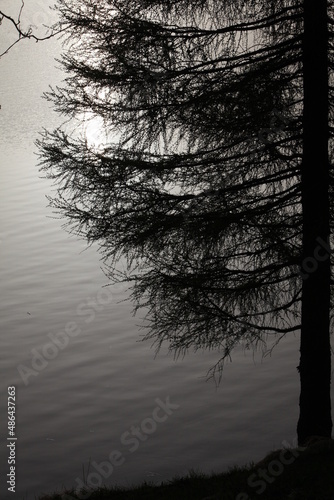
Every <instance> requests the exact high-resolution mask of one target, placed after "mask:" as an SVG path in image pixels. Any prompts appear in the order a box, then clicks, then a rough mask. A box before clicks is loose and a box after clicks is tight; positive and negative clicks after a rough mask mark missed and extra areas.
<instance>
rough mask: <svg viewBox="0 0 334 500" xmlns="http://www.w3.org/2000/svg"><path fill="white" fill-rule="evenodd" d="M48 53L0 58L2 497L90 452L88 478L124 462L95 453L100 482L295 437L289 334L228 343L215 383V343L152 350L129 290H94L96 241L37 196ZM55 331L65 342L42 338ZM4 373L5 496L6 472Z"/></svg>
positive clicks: (20, 493) (36, 485)
mask: <svg viewBox="0 0 334 500" xmlns="http://www.w3.org/2000/svg"><path fill="white" fill-rule="evenodd" d="M6 3H7V2H3V4H4V6H5V4H6ZM33 4H34V2H30V6H33ZM35 4H36V6H37V7H36V9H35V10H34V9H33V8H32V10H30V11H29V12H30V15H31V16H32V15H33V14H34V15H35V17H36V16H37V15H38V16H39V18H42V17H43V15H44V17H45V16H46V14H45V12H44V11H43V10H41V2H35ZM36 19H37V18H36ZM36 19H35V20H36ZM44 20H46V19H43V21H44ZM8 36H9V35H8ZM58 54H59V45H58V44H57V43H56V42H50V43H44V44H33V43H30V44H28V43H22V44H21V45H20V46H19V47H16V48H14V49H13V51H12V52H11V53H10V54H9V55H7V56H6V57H4V58H3V59H2V60H1V61H0V69H1V77H0V92H1V106H2V109H1V111H0V127H1V137H0V145H1V150H0V165H1V187H0V189H1V210H0V227H1V234H0V237H1V285H0V286H1V305H0V307H1V354H0V356H1V359H0V362H1V368H2V377H1V382H0V383H1V408H0V411H1V413H0V414H1V443H0V445H1V453H0V457H1V472H2V474H1V480H2V484H1V486H0V487H1V493H0V496H1V498H7V497H8V498H15V499H23V498H25V499H27V500H30V499H33V498H34V495H36V494H39V493H41V492H52V491H55V490H60V489H61V488H62V487H63V486H66V487H71V486H76V485H77V484H79V483H78V480H77V478H81V479H82V477H83V467H84V468H85V474H86V473H87V468H88V464H89V462H90V463H91V465H90V469H89V470H88V473H93V472H95V476H93V475H92V476H91V479H92V482H94V481H97V480H98V479H96V476H97V474H96V467H95V468H94V465H93V464H94V463H95V465H96V466H97V467H98V466H99V464H101V462H106V461H109V460H110V458H109V456H110V454H111V452H112V451H113V450H117V451H118V455H117V456H118V463H119V464H120V465H118V466H115V467H114V470H113V471H112V473H111V471H110V468H109V469H108V466H106V465H105V467H107V469H108V471H107V472H105V477H104V479H103V482H104V483H106V484H114V483H119V484H126V485H130V484H133V483H136V482H141V481H144V480H151V481H155V482H159V481H161V480H167V479H170V478H171V477H173V476H174V475H176V474H185V473H186V472H187V471H189V470H190V469H199V470H203V471H205V472H211V471H213V470H215V471H221V470H223V469H225V468H226V467H227V466H230V465H233V464H243V463H245V462H247V461H249V460H251V459H254V460H256V459H260V458H261V457H262V456H263V454H264V453H266V452H267V451H268V450H270V449H271V448H273V447H279V446H281V445H282V442H283V441H287V442H289V443H291V444H292V443H293V439H294V437H295V426H296V422H297V418H298V391H299V386H298V376H297V371H296V366H297V364H298V338H296V337H294V336H290V337H289V338H288V339H285V340H284V341H282V342H281V344H280V345H279V346H278V347H277V348H276V349H275V351H274V353H273V355H272V357H269V356H268V357H266V358H265V359H264V360H262V359H261V354H258V355H256V356H255V359H254V358H253V355H252V353H251V352H248V353H244V352H243V351H241V350H240V351H236V352H235V354H234V356H233V362H232V363H229V364H228V365H227V366H226V369H225V372H224V376H223V379H222V382H221V384H220V386H219V387H218V388H217V387H216V386H215V384H214V382H213V381H212V380H211V381H206V379H205V375H206V372H207V370H208V369H209V368H210V367H211V366H212V365H213V364H214V363H215V362H216V361H217V360H218V355H217V353H214V352H211V353H210V352H209V353H208V352H206V353H203V352H198V353H190V354H189V355H188V356H187V357H186V358H184V359H179V360H174V359H173V357H172V356H171V355H167V353H166V352H161V353H160V354H159V355H158V356H157V357H154V351H153V350H152V349H150V345H149V344H148V343H143V342H140V340H141V337H142V331H141V330H140V328H139V324H140V317H135V318H134V317H133V316H132V312H131V310H132V309H131V304H130V303H128V302H122V300H123V299H125V298H126V296H127V294H126V292H124V291H122V290H119V289H118V290H113V289H111V288H108V289H107V290H108V292H106V289H103V288H102V287H103V286H104V285H106V284H107V281H106V278H105V276H104V275H103V273H102V271H101V269H100V266H101V263H100V260H99V254H98V252H97V249H96V248H94V247H92V248H89V249H88V250H87V249H86V245H85V242H83V241H78V240H77V239H76V238H75V237H70V236H69V235H68V234H67V233H66V232H65V231H64V230H63V229H62V227H61V226H62V221H59V220H56V219H54V218H51V216H52V213H51V211H50V209H48V208H47V200H46V199H45V195H46V194H51V193H52V188H51V186H50V184H49V183H48V181H46V180H45V179H41V178H40V177H39V172H38V167H37V166H36V163H37V161H36V156H35V152H36V151H35V147H34V144H33V143H34V140H35V139H36V137H37V134H38V131H39V130H41V127H43V126H48V127H50V126H51V125H52V124H53V123H54V124H55V123H56V120H57V118H56V117H55V116H54V115H53V114H52V113H51V110H50V109H49V107H48V104H47V103H46V102H45V101H43V100H41V98H40V96H41V93H42V92H43V91H44V90H46V89H47V87H48V85H49V84H50V83H51V84H54V83H57V82H59V80H60V79H61V74H60V72H59V71H57V70H56V69H55V68H54V65H55V63H54V61H53V57H54V56H57V55H58ZM102 290H104V292H102ZM111 293H112V295H111ZM91 301H97V308H98V311H95V312H94V310H93V309H92V303H91ZM95 303H96V302H95ZM93 304H94V302H93ZM65 328H67V329H70V331H72V332H73V333H75V334H76V335H75V336H72V337H71V338H70V339H69V340H68V344H67V345H64V341H62V342H63V344H62V343H61V340H60V339H61V338H63V335H62V333H61V332H64V329H65ZM71 329H72V330H71ZM52 336H53V338H57V339H58V342H60V345H61V346H62V348H60V347H59V348H55V347H53V348H52V347H50V337H52ZM67 338H68V337H67ZM43 349H44V351H43ZM41 352H46V353H47V356H49V360H48V362H47V365H46V366H42V365H41V363H43V361H41V360H40V361H38V359H40V358H38V356H39V354H40V353H41ZM34 358H35V364H34ZM38 363H39V364H38ZM36 367H37V368H36ZM29 370H30V371H29ZM19 372H20V373H21V375H22V374H23V375H22V376H20V373H19ZM23 379H24V380H25V383H24V380H23ZM12 385H15V386H16V388H17V437H18V441H17V449H16V451H17V459H18V465H17V493H16V494H15V495H13V494H11V493H10V494H9V493H8V492H7V486H6V484H5V481H6V480H4V475H5V474H7V472H8V466H7V463H6V460H7V448H6V436H7V434H6V394H7V387H8V386H12ZM167 397H169V400H170V402H171V403H172V404H173V405H174V407H173V409H172V410H169V413H170V414H169V415H168V414H166V418H165V417H163V415H164V411H163V410H162V409H160V410H159V412H160V413H159V416H160V417H159V420H160V421H158V422H157V421H153V420H152V419H151V420H147V419H148V418H151V417H152V414H154V415H157V410H156V408H157V405H158V403H159V402H157V399H159V401H160V405H161V401H162V402H165V401H166V398H167ZM176 406H178V408H177V409H176ZM154 412H155V413H154ZM162 417H163V418H162ZM162 420H163V421H162ZM132 426H141V428H142V429H143V430H144V434H141V438H134V437H133V432H135V430H134V427H132ZM130 434H132V436H130ZM130 438H131V439H130ZM107 469H104V470H107Z"/></svg>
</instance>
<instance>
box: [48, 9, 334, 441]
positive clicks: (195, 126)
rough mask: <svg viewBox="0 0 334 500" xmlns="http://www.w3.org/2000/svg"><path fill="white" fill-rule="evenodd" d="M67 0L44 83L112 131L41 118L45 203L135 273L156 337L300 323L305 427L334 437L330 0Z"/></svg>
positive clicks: (183, 345) (223, 339)
mask: <svg viewBox="0 0 334 500" xmlns="http://www.w3.org/2000/svg"><path fill="white" fill-rule="evenodd" d="M57 8H58V10H59V12H60V15H61V20H62V23H63V25H64V26H67V27H70V30H71V36H70V38H69V39H68V43H69V44H70V50H69V51H67V52H66V53H65V54H64V55H63V57H62V64H63V67H64V69H65V71H66V73H67V78H66V85H65V87H64V88H56V89H52V88H51V89H50V92H48V93H47V95H46V97H47V98H48V99H49V100H51V101H52V102H53V103H54V105H55V108H56V110H57V111H58V112H60V113H63V114H65V115H66V116H69V117H71V118H73V119H76V120H78V119H79V123H80V120H81V121H82V122H84V123H87V120H89V119H93V120H94V119H95V120H97V119H99V120H100V123H101V124H102V125H101V128H100V130H101V134H102V131H103V134H104V136H103V137H102V135H101V138H100V140H99V141H95V142H94V141H92V140H91V139H90V138H89V136H87V135H85V134H84V133H83V134H82V135H80V134H79V133H77V131H74V132H71V131H70V130H69V128H68V125H67V126H66V127H67V128H66V127H65V128H63V129H57V130H55V131H53V132H47V131H45V132H44V134H43V136H42V138H41V140H39V141H38V145H39V147H40V153H41V162H42V167H41V168H42V170H43V171H44V172H45V173H46V175H47V176H48V177H49V178H51V179H54V180H55V182H56V184H57V186H58V194H57V196H56V197H55V199H53V200H50V201H51V204H52V205H53V206H54V207H55V209H56V210H57V211H59V212H60V213H61V215H62V216H65V217H66V218H67V220H68V224H69V228H70V230H71V231H75V232H76V233H77V234H79V235H82V236H84V237H85V238H87V239H88V241H89V242H94V241H98V242H99V244H100V246H101V249H102V252H103V257H104V259H105V262H106V265H107V270H108V275H109V277H110V279H111V280H112V281H117V280H123V281H128V282H130V283H131V285H132V292H133V293H132V298H133V299H134V300H135V304H136V305H135V307H136V309H138V308H139V307H146V308H148V315H147V322H148V324H147V326H148V328H149V330H148V333H147V335H146V338H152V339H154V341H155V342H156V343H157V345H158V347H159V346H160V345H161V343H162V342H167V343H169V346H170V348H171V349H176V350H187V349H189V348H190V347H195V348H198V347H210V348H215V349H218V350H219V351H220V352H221V353H222V357H221V362H223V361H224V359H225V358H226V357H228V356H230V353H231V351H232V350H233V348H234V347H235V346H236V345H238V344H239V343H243V344H244V345H246V346H248V345H252V346H254V345H256V344H257V343H259V342H265V340H266V339H267V336H268V335H270V334H274V335H277V336H278V338H280V337H281V336H283V335H286V334H288V333H290V332H293V331H298V330H301V358H300V365H299V367H298V369H299V372H300V380H301V396H300V418H299V422H298V428H297V431H298V439H299V443H300V444H303V443H304V442H306V440H307V438H308V437H309V436H311V435H321V436H331V431H332V420H331V402H330V379H331V347H330V333H329V331H330V328H329V327H330V313H331V311H332V308H331V302H330V298H331V280H330V275H331V262H330V261H331V259H330V257H331V250H330V238H329V237H330V230H331V228H332V226H333V212H334V207H333V203H332V200H333V197H332V183H333V182H332V174H331V170H330V161H331V158H332V142H331V139H330V137H331V136H332V133H333V130H334V129H333V128H332V125H331V123H332V122H331V115H332V91H333V89H332V87H330V86H329V76H328V75H329V73H328V70H329V69H330V70H331V69H332V50H331V43H332V40H333V35H332V32H331V30H332V26H333V20H332V18H331V17H330V15H331V14H332V4H331V3H328V2H327V1H325V0H319V1H318V2H317V3H316V4H315V2H312V1H311V0H304V1H301V0H279V1H273V0H271V1H266V2H265V1H263V0H255V1H247V0H237V1H229V0H226V1H224V2H223V1H221V2H214V1H212V0H192V1H190V0H178V1H176V0H165V1H158V0H142V1H140V2H134V1H132V0H119V1H117V0H113V1H104V2H100V3H99V5H97V4H94V5H92V3H91V2H90V1H88V0H82V1H80V2H79V1H77V0H58V4H57ZM314 74H316V75H317V78H316V79H313V75H314ZM330 75H331V73H330ZM76 123H77V122H76ZM93 123H94V122H93ZM95 123H97V122H96V121H95ZM316 132H318V133H316ZM330 134H331V135H330ZM328 146H329V151H330V157H329V156H328ZM124 257H125V258H126V262H127V267H126V269H125V270H120V267H119V266H117V263H118V262H120V259H122V258H124ZM219 367H221V365H219Z"/></svg>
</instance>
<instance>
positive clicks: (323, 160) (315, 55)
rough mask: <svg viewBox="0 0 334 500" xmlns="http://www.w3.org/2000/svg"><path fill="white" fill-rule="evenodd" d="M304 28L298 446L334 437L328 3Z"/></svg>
mask: <svg viewBox="0 0 334 500" xmlns="http://www.w3.org/2000/svg"><path fill="white" fill-rule="evenodd" d="M304 23H305V24H304V38H303V71H304V112H303V160H302V170H301V190H302V193H301V195H302V210H303V254H302V277H303V287H302V321H301V324H302V327H301V346H300V365H299V371H300V382H301V393H300V400H299V406H300V416H299V421H298V426H297V432H298V442H299V444H303V443H305V441H306V440H307V438H308V437H309V436H312V435H319V436H331V432H332V419H331V401H330V379H331V350H330V333H329V314H330V247H329V233H330V226H329V161H328V137H329V126H328V55H327V51H328V28H327V0H317V1H316V2H315V1H314V0H305V1H304Z"/></svg>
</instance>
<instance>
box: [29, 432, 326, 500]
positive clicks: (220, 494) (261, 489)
mask: <svg viewBox="0 0 334 500" xmlns="http://www.w3.org/2000/svg"><path fill="white" fill-rule="evenodd" d="M80 497H81V498H82V500H84V498H85V499H87V500H88V499H89V500H109V499H110V500H144V499H145V500H220V499H221V500H255V499H259V500H334V440H329V439H327V440H326V439H313V441H311V442H310V443H309V445H308V446H307V447H305V448H304V449H301V448H296V449H293V450H291V449H282V450H276V451H273V452H271V453H270V454H269V455H267V456H266V457H265V458H264V459H263V460H261V462H258V463H257V464H253V463H251V464H250V465H248V466H245V467H241V468H239V467H238V468H234V469H230V470H229V471H227V472H224V473H222V474H215V475H211V476H207V475H204V474H203V475H202V474H189V476H188V477H184V478H175V479H174V480H173V481H169V482H168V483H163V484H161V485H160V486H152V485H149V484H147V483H145V484H143V485H141V486H136V487H133V488H131V489H120V488H99V489H98V490H95V491H91V490H89V491H86V492H81V495H80V494H75V493H74V491H71V490H69V491H67V492H65V493H62V494H53V495H44V496H41V497H39V500H71V499H76V498H79V499H80Z"/></svg>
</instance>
